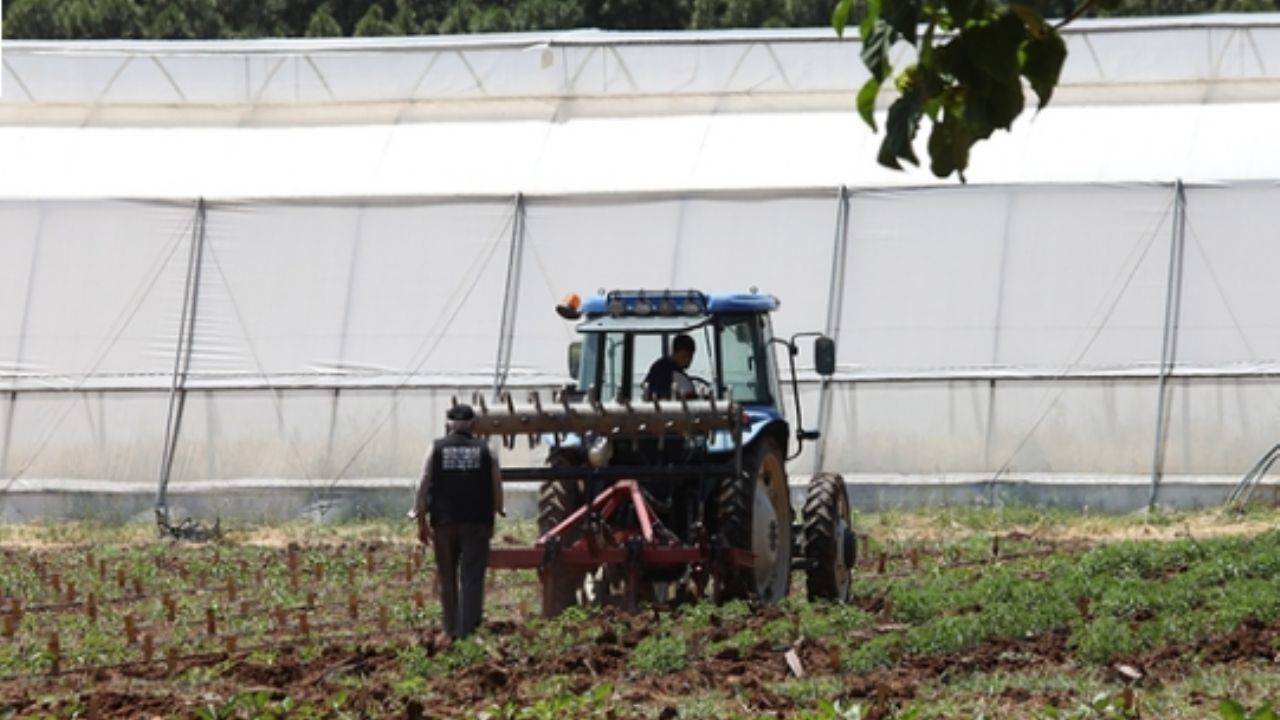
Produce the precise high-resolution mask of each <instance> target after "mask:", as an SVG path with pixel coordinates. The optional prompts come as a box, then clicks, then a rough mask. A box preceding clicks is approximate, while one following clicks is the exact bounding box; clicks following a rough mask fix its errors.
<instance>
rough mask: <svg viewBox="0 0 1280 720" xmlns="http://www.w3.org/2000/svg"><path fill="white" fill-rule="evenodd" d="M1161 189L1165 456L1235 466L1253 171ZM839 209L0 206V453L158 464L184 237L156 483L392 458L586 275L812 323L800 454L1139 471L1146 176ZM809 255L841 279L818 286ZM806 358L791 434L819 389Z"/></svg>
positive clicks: (83, 464) (957, 467)
mask: <svg viewBox="0 0 1280 720" xmlns="http://www.w3.org/2000/svg"><path fill="white" fill-rule="evenodd" d="M1185 198H1186V199H1185V203H1186V205H1185V208H1186V218H1187V222H1186V234H1185V239H1186V246H1185V251H1184V252H1185V260H1184V269H1183V271H1182V273H1181V280H1180V282H1181V283H1182V300H1181V310H1180V313H1179V315H1178V324H1177V328H1176V332H1177V334H1178V343H1177V356H1176V358H1174V360H1175V361H1176V364H1175V366H1174V369H1173V375H1174V380H1173V385H1172V390H1171V392H1170V422H1169V431H1168V443H1169V448H1168V451H1167V452H1166V457H1167V463H1168V466H1169V471H1170V472H1176V473H1185V474H1219V473H1232V472H1234V471H1235V470H1236V469H1237V467H1238V466H1240V465H1247V464H1248V462H1249V460H1250V458H1252V457H1253V456H1255V455H1256V454H1258V453H1260V452H1261V451H1262V450H1263V449H1265V448H1266V447H1267V446H1269V444H1271V443H1272V442H1273V441H1274V438H1273V436H1272V435H1271V434H1270V433H1269V432H1268V431H1267V428H1268V427H1273V426H1274V423H1273V421H1274V420H1276V419H1280V418H1277V417H1276V415H1277V409H1280V388H1277V387H1276V383H1275V381H1274V375H1273V374H1274V373H1275V371H1276V369H1277V366H1280V362H1278V358H1277V356H1278V355H1280V347H1277V345H1276V341H1275V337H1276V335H1277V330H1280V328H1277V327H1276V324H1277V322H1280V321H1277V319H1276V316H1275V315H1274V313H1272V312H1270V311H1269V310H1268V308H1272V307H1275V306H1276V303H1277V301H1280V297H1276V294H1277V293H1280V290H1278V289H1277V286H1276V285H1275V284H1274V283H1272V282H1269V278H1268V270H1267V268H1268V267H1270V263H1269V260H1268V257H1267V255H1266V254H1267V253H1269V252H1272V251H1271V250H1268V249H1267V248H1268V243H1267V242H1266V241H1267V239H1268V238H1269V237H1270V235H1269V233H1270V232H1271V231H1270V230H1268V228H1267V226H1266V224H1265V223H1260V222H1257V221H1256V218H1258V217H1265V216H1266V213H1267V212H1269V210H1268V208H1271V207H1275V206H1276V201H1277V200H1278V199H1280V189H1277V188H1276V187H1274V186H1271V185H1264V184H1234V185H1230V184H1224V185H1220V186H1203V187H1202V186H1192V187H1189V188H1188V189H1187V190H1186V192H1185ZM840 202H841V201H840V199H839V194H838V193H837V192H836V190H834V189H833V190H832V191H830V192H823V193H819V192H802V193H788V192H782V191H771V192H754V193H715V194H687V195H664V196H652V197H638V198H634V199H619V198H611V197H606V196H582V197H576V198H575V197H565V198H553V199H530V198H525V199H524V200H523V201H521V202H519V203H517V202H516V199H515V198H511V199H508V200H505V201H467V202H461V201H447V202H446V201H439V200H417V201H415V200H408V199H381V200H366V201H355V200H351V201H321V200H316V201H308V202H303V201H294V202H224V203H219V202H210V203H206V204H205V206H204V212H205V220H204V223H203V243H202V245H201V244H200V240H199V237H198V236H197V232H196V228H197V224H196V223H195V217H196V216H197V213H198V210H197V207H196V206H195V205H194V204H190V203H141V202H38V203H29V202H11V203H7V204H5V205H4V206H3V207H0V222H3V225H2V226H0V237H3V239H4V242H5V246H6V253H7V255H8V256H9V257H13V258H15V262H14V263H8V264H6V265H5V269H6V272H7V275H6V278H5V280H6V282H5V283H4V289H5V292H6V302H5V303H4V308H5V311H6V312H5V315H4V318H3V319H4V326H3V334H0V338H2V339H3V343H4V344H3V351H4V353H3V358H4V375H5V377H4V378H3V380H2V382H3V383H4V385H5V387H6V388H11V389H12V391H13V392H11V393H10V394H8V396H7V397H6V402H5V405H3V406H0V419H3V421H4V425H3V426H0V431H2V432H3V434H2V435H0V439H3V440H4V445H3V458H4V463H5V472H6V473H7V475H8V476H9V477H11V478H12V477H24V478H32V477H34V478H38V477H50V478H60V477H70V478H76V477H79V478H106V479H135V480H136V479H138V478H145V477H148V476H150V475H151V474H153V473H154V472H156V468H157V467H158V465H159V457H160V450H161V447H162V444H163V442H162V439H163V428H164V423H165V417H166V407H167V400H166V399H167V397H168V392H167V391H168V388H169V386H170V384H171V383H172V382H173V373H174V367H175V365H174V361H175V354H176V353H177V349H178V344H177V336H178V329H179V321H180V319H181V313H182V310H181V305H182V303H181V297H182V289H183V286H184V283H185V282H187V267H188V266H187V257H188V253H189V252H190V250H191V247H192V244H193V243H196V246H197V247H202V255H201V257H202V261H203V262H202V265H201V269H200V279H199V292H198V293H197V296H196V297H197V301H196V304H195V310H194V312H195V316H196V317H195V323H194V342H193V344H192V350H191V362H190V368H189V372H188V374H187V375H186V376H185V377H184V383H185V387H186V389H187V394H188V400H187V404H186V407H185V411H184V413H183V418H184V419H183V425H182V428H181V432H180V437H179V440H178V443H177V450H176V452H175V462H174V469H173V476H174V478H175V481H176V482H184V481H193V480H205V479H230V478H244V477H271V478H296V479H302V480H313V481H325V482H330V483H340V482H343V481H349V480H353V479H359V478H370V477H404V476H407V475H411V474H412V473H413V472H414V468H415V466H416V464H417V462H418V459H419V455H420V453H421V450H422V448H423V447H424V446H425V443H426V442H427V440H428V439H429V438H430V437H431V435H432V434H433V433H435V432H437V431H438V427H439V414H440V413H441V412H442V411H443V408H444V407H445V406H446V404H447V399H448V397H449V396H450V395H452V394H463V395H466V394H469V393H470V392H471V391H473V390H482V391H484V392H486V393H487V392H489V391H490V390H491V388H492V383H493V380H494V372H495V369H496V368H495V363H496V362H497V361H498V359H499V357H500V354H499V348H500V346H501V345H502V343H503V342H504V340H503V339H502V338H501V337H500V335H501V333H500V330H499V328H500V321H501V318H502V313H503V306H504V302H503V301H504V296H505V294H506V292H507V290H506V288H507V287H510V288H511V292H512V296H511V297H512V298H513V302H512V303H510V304H509V307H510V310H509V312H514V313H515V317H514V325H513V326H514V328H515V332H514V334H513V336H512V338H511V345H510V351H509V354H510V361H509V365H507V366H506V367H505V370H506V371H507V378H508V384H509V386H512V387H517V388H518V387H543V388H546V387H551V386H553V385H555V384H556V383H557V382H561V381H562V378H563V377H564V359H565V348H566V346H567V344H568V342H569V341H570V340H571V339H572V327H571V325H570V324H568V323H565V322H564V321H562V320H560V319H559V318H558V317H556V316H555V314H554V313H552V312H551V306H552V305H553V303H554V301H555V300H557V299H559V298H560V297H562V296H563V295H565V294H567V293H569V292H579V293H584V292H585V293H590V292H593V291H594V289H595V286H600V287H614V286H650V287H698V288H703V289H706V290H711V291H719V290H740V289H743V288H745V287H747V286H750V285H756V286H759V287H760V288H761V290H762V291H767V292H772V293H775V294H777V295H778V296H779V297H781V298H782V299H783V303H782V309H781V310H780V311H779V312H778V313H777V314H776V316H775V318H774V320H775V328H776V330H777V332H778V333H779V334H782V335H790V334H791V333H795V332H799V331H804V330H815V329H821V328H822V327H823V326H824V325H825V324H826V323H827V320H828V317H829V316H830V317H833V318H836V319H837V320H838V322H837V323H836V325H835V332H836V335H837V338H838V342H839V361H840V367H839V372H838V374H837V376H836V377H835V379H834V380H833V381H832V383H831V384H830V390H829V392H830V397H829V401H830V410H829V413H828V415H827V417H826V422H825V428H824V429H825V430H826V434H827V439H826V440H825V441H824V450H825V452H824V463H825V465H826V467H829V468H834V469H839V470H844V471H861V472H869V473H902V474H922V473H924V474H927V473H987V474H992V475H1001V476H1008V475H1016V474H1019V473H1037V474H1039V473H1067V474H1071V473H1101V474H1107V473H1112V474H1115V473H1119V474H1130V475H1133V474H1142V473H1143V472H1145V471H1149V469H1150V467H1151V463H1152V458H1153V450H1154V442H1155V416H1156V409H1157V402H1156V399H1157V394H1156V387H1157V385H1156V383H1157V378H1158V375H1159V372H1160V365H1159V363H1160V360H1161V352H1160V349H1161V343H1162V335H1163V332H1164V306H1165V302H1166V297H1167V294H1168V290H1169V281H1170V276H1169V261H1170V249H1171V243H1172V242H1173V240H1174V237H1175V228H1176V220H1177V217H1178V207H1179V203H1180V202H1182V201H1180V200H1178V197H1177V192H1176V189H1175V187H1174V186H1172V185H1168V184H1136V185H1116V186H1090V185H1057V186H969V187H952V188H937V189H930V190H923V189H921V190H913V191H888V190H886V191H853V192H850V193H849V194H848V197H847V199H846V200H845V201H844V202H845V203H847V223H848V225H847V229H846V230H845V232H844V233H843V234H841V233H840V232H839V230H840V228H841V224H840V222H841V221H840V211H839V208H840ZM517 217H520V219H521V222H520V223H517V222H516V219H517ZM104 218H106V219H107V221H104ZM841 250H842V252H841ZM835 257H843V260H844V264H843V268H842V269H843V279H844V281H843V283H842V284H839V285H837V287H836V292H837V295H836V297H835V298H831V297H829V295H828V293H829V283H828V278H829V277H830V274H831V270H832V267H831V263H832V259H833V258H835ZM108 265H109V266H110V267H112V268H114V269H115V271H114V272H111V273H106V275H107V276H108V277H100V276H101V275H103V271H102V270H103V268H104V267H106V266H108ZM15 266H18V268H19V269H17V270H15V269H14V267H15ZM1174 281H1175V282H1178V281H1179V280H1178V278H1174ZM69 296H76V297H84V298H85V300H84V301H83V302H79V301H77V302H68V301H67V300H65V298H66V297H69ZM833 301H834V302H835V306H833V305H832V303H833ZM800 361H801V365H802V370H803V367H807V364H808V363H809V362H810V360H809V358H808V355H807V348H805V352H804V353H803V354H802V355H801V358H800ZM803 376H804V378H805V379H806V387H805V391H804V396H805V408H806V412H807V414H808V422H807V423H806V424H807V425H810V426H812V425H814V424H815V423H816V422H817V420H818V414H817V410H818V404H819V403H818V401H817V398H818V390H817V386H816V385H814V384H813V382H812V381H813V375H812V373H811V372H809V371H807V370H803ZM269 388H274V390H273V389H269ZM811 450H812V448H811ZM525 457H526V456H525V455H523V454H521V455H520V458H521V459H524V458H525ZM813 460H814V456H813V454H812V453H811V452H810V453H807V454H806V455H805V456H804V457H802V458H801V460H800V461H799V462H798V463H797V464H796V465H795V468H796V469H797V470H798V471H803V470H808V469H810V468H811V467H812V462H813Z"/></svg>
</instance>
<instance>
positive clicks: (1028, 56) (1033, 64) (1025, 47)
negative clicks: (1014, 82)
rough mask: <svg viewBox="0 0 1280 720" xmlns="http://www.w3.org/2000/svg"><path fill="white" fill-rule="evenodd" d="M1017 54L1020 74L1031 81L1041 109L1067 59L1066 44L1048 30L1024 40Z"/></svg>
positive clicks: (1057, 35)
mask: <svg viewBox="0 0 1280 720" xmlns="http://www.w3.org/2000/svg"><path fill="white" fill-rule="evenodd" d="M1018 55H1019V64H1020V65H1021V66H1022V67H1021V72H1022V75H1023V76H1024V77H1026V78H1027V81H1028V82H1030V83H1031V89H1032V90H1035V92H1036V97H1038V98H1040V105H1039V108H1040V109H1042V108H1044V106H1045V105H1048V104H1049V99H1050V98H1052V97H1053V89H1054V88H1055V87H1057V85H1058V77H1059V76H1060V75H1061V74H1062V64H1063V62H1064V61H1066V59H1067V45H1066V43H1065V42H1063V41H1062V36H1061V35H1059V34H1058V33H1057V32H1055V31H1053V30H1050V31H1049V32H1048V33H1046V34H1045V35H1042V36H1041V37H1040V38H1038V39H1030V40H1027V41H1026V42H1024V43H1023V44H1022V48H1021V50H1020V51H1019V53H1018Z"/></svg>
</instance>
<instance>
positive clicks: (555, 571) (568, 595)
mask: <svg viewBox="0 0 1280 720" xmlns="http://www.w3.org/2000/svg"><path fill="white" fill-rule="evenodd" d="M576 464H577V463H574V462H573V461H572V460H571V459H570V458H568V457H566V456H565V455H563V454H560V453H553V454H552V455H551V456H550V457H548V458H547V465H548V466H550V467H569V466H572V465H576ZM584 495H585V493H584V492H583V487H582V481H581V480H563V479H562V480H548V481H546V482H544V483H542V486H541V487H540V488H538V535H539V536H542V535H544V534H546V533H547V532H548V531H550V530H551V529H553V528H554V527H555V526H557V525H559V524H560V523H561V522H564V520H565V519H566V518H568V517H569V516H570V515H572V514H573V511H575V510H577V509H578V508H579V507H580V506H581V505H582V503H583V502H585V498H584ZM579 534H580V533H578V532H577V531H576V530H575V531H571V532H570V533H569V534H568V535H566V536H565V537H563V538H562V539H561V543H562V545H561V547H568V546H570V545H572V544H573V543H574V542H575V541H577V539H578V537H579ZM585 577H586V573H584V572H582V571H581V570H574V569H572V568H568V567H565V566H564V565H562V564H559V563H554V564H553V565H552V566H551V567H548V568H547V569H546V570H545V571H544V572H543V574H542V616H543V617H544V618H548V619H550V618H554V617H555V616H557V615H559V614H560V613H562V612H564V611H565V610H566V609H568V608H570V607H572V606H573V605H576V604H577V602H578V592H579V591H580V590H581V589H582V581H583V579H584V578H585Z"/></svg>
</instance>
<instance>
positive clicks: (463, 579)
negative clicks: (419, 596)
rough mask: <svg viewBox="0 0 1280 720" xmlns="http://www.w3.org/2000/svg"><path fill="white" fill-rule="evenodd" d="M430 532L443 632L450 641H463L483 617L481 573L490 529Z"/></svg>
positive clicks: (450, 528)
mask: <svg viewBox="0 0 1280 720" xmlns="http://www.w3.org/2000/svg"><path fill="white" fill-rule="evenodd" d="M431 532H432V536H433V537H432V544H433V545H434V547H435V555H436V572H437V573H439V576H440V611H441V618H442V620H443V623H444V631H445V632H446V633H448V634H449V636H450V637H455V638H456V637H465V636H467V635H470V634H471V633H472V632H473V631H475V629H476V628H477V627H479V626H480V618H481V617H482V616H483V615H484V571H485V569H486V568H487V567H488V565H489V539H490V536H491V535H493V526H492V525H478V524H476V525H473V524H465V525H437V526H435V527H433V528H431ZM459 595H461V602H459Z"/></svg>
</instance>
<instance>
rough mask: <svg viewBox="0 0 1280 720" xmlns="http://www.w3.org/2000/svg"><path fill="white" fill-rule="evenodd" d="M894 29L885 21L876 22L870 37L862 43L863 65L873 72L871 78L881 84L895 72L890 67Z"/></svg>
mask: <svg viewBox="0 0 1280 720" xmlns="http://www.w3.org/2000/svg"><path fill="white" fill-rule="evenodd" d="M893 33H894V30H893V28H891V27H889V24H888V23H886V22H885V21H883V20H876V21H875V24H874V26H873V27H872V29H871V33H870V35H869V37H867V38H866V39H865V40H863V43H862V63H863V64H864V65H866V66H867V69H868V70H870V71H871V77H873V78H875V79H876V80H877V81H879V82H884V79H885V78H886V77H888V76H889V73H891V72H893V68H892V67H891V66H890V65H889V48H890V47H892V46H893Z"/></svg>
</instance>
